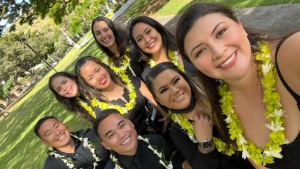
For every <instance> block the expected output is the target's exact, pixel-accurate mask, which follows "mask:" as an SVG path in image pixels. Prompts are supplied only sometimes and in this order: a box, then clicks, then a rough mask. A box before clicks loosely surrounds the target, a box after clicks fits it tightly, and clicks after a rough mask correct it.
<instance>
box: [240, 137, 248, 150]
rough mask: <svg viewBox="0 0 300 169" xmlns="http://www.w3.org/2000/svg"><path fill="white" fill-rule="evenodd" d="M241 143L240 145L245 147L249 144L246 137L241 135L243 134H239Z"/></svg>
mask: <svg viewBox="0 0 300 169" xmlns="http://www.w3.org/2000/svg"><path fill="white" fill-rule="evenodd" d="M239 143H240V144H241V145H244V144H246V143H247V140H246V139H245V137H244V136H243V135H241V134H239ZM243 147H244V146H243Z"/></svg>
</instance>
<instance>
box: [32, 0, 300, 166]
mask: <svg viewBox="0 0 300 169" xmlns="http://www.w3.org/2000/svg"><path fill="white" fill-rule="evenodd" d="M91 29H92V33H93V36H94V38H95V42H96V43H97V45H98V46H99V49H100V50H101V51H102V52H104V53H105V54H106V56H107V58H106V61H100V60H99V59H97V58H94V57H92V56H85V57H82V58H80V59H79V60H77V62H76V65H75V75H74V74H71V73H67V72H58V73H55V74H54V75H53V76H51V77H50V79H49V88H50V89H51V91H52V92H53V93H54V95H55V96H56V98H57V100H58V101H59V102H60V103H62V104H64V105H65V106H66V108H67V109H68V110H70V111H73V112H78V113H79V114H80V115H81V116H82V117H83V118H84V119H86V120H87V121H90V122H92V123H93V129H87V130H80V131H77V132H70V131H69V129H68V128H67V127H66V126H65V125H64V124H62V123H61V122H60V121H59V120H58V119H56V118H55V117H52V116H47V117H44V118H42V119H40V120H39V121H38V122H37V124H36V126H35V129H34V131H35V133H36V135H37V136H38V137H39V138H40V139H41V141H42V143H44V144H46V145H49V146H50V147H51V149H50V151H49V156H48V158H47V160H46V163H45V168H105V169H112V168H124V169H125V168H128V169H144V168H145V169H146V168H149V169H154V168H155V169H156V168H167V169H169V168H186V169H189V168H194V169H206V168H207V169H223V168H224V169H225V168H228V169H238V168H240V169H248V168H249V169H250V168H257V169H264V168H275V169H277V168H280V169H296V168H300V137H298V135H299V131H300V123H299V121H300V112H299V110H300V88H299V85H300V67H299V63H300V57H299V54H300V48H299V47H298V46H299V45H298V44H299V43H300V32H299V30H296V31H293V32H291V33H289V34H287V35H285V36H277V35H274V34H271V33H269V32H267V31H265V30H260V29H256V28H244V27H243V26H242V24H241V22H240V21H239V20H238V19H237V18H236V16H235V14H234V12H233V11H232V9H230V8H228V7H226V6H224V5H222V4H218V3H196V4H194V5H192V6H191V7H190V8H188V9H187V10H186V11H185V12H184V14H183V15H182V16H181V18H180V20H179V22H178V23H177V28H176V31H175V36H173V35H172V33H170V32H169V31H168V30H167V29H166V28H165V27H164V26H162V25H161V24H160V23H158V22H157V21H156V20H154V19H152V18H149V17H146V16H139V17H136V18H134V19H132V20H131V22H130V25H129V31H128V33H127V31H125V30H123V29H120V28H119V27H118V26H117V25H116V24H115V23H113V22H112V21H111V20H109V19H107V18H105V17H102V16H99V17H97V18H95V19H94V20H93V22H92V26H91ZM175 37H176V38H175Z"/></svg>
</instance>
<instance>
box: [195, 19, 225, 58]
mask: <svg viewBox="0 0 300 169" xmlns="http://www.w3.org/2000/svg"><path fill="white" fill-rule="evenodd" d="M222 23H225V22H220V23H218V24H217V25H216V26H215V27H214V29H213V30H212V32H211V35H212V34H214V32H215V31H216V30H217V28H218V27H219V25H221V24H222ZM201 45H202V43H199V44H198V45H196V46H195V47H193V48H192V50H191V54H190V55H192V53H193V51H194V50H195V49H197V48H198V47H199V46H201Z"/></svg>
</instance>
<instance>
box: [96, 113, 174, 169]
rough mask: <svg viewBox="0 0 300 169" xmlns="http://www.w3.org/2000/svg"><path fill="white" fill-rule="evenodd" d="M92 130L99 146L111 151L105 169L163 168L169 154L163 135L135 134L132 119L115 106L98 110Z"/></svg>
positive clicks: (166, 164) (166, 163)
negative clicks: (124, 115) (99, 111)
mask: <svg viewBox="0 0 300 169" xmlns="http://www.w3.org/2000/svg"><path fill="white" fill-rule="evenodd" d="M94 129H95V130H97V133H98V135H99V136H100V138H101V140H102V141H101V144H102V146H103V147H104V148H106V149H107V150H111V159H110V160H109V161H108V162H107V164H106V166H105V169H113V168H115V167H116V168H124V169H164V168H166V167H165V166H168V165H169V163H168V161H167V160H169V156H170V154H169V150H168V147H167V144H166V142H165V140H164V139H163V137H161V136H159V135H146V136H143V137H141V136H138V135H137V132H136V131H135V129H134V125H133V124H132V122H131V121H130V120H128V119H126V118H124V117H123V116H122V115H121V114H120V113H119V112H118V111H117V110H115V109H106V110H104V111H102V112H101V115H100V116H99V117H98V118H97V119H96V122H95V124H94ZM160 161H161V162H160Z"/></svg>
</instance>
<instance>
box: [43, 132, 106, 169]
mask: <svg viewBox="0 0 300 169" xmlns="http://www.w3.org/2000/svg"><path fill="white" fill-rule="evenodd" d="M71 136H72V137H74V138H76V139H78V140H80V141H82V142H83V147H84V148H88V149H89V150H90V151H91V153H92V156H93V158H94V162H93V166H94V169H95V168H96V166H97V165H98V164H97V162H98V161H100V160H101V159H100V158H99V157H97V155H96V153H95V150H96V149H95V147H94V146H93V145H92V144H91V143H90V142H89V141H88V138H81V137H77V136H75V135H72V134H71ZM49 151H51V152H50V155H54V157H55V158H60V159H61V160H62V161H63V162H64V163H65V164H66V165H67V167H68V168H70V169H72V168H76V167H75V166H74V164H73V163H72V161H70V160H67V159H66V157H65V156H62V155H60V154H57V152H55V151H54V150H53V148H52V147H49Z"/></svg>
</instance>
